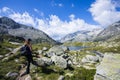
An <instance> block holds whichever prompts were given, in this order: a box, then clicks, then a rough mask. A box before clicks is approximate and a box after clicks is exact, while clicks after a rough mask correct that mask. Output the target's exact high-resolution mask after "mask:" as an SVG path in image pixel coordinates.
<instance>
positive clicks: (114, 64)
mask: <svg viewBox="0 0 120 80" xmlns="http://www.w3.org/2000/svg"><path fill="white" fill-rule="evenodd" d="M94 80H120V54H113V53H105V55H104V58H103V59H102V61H101V63H100V65H98V66H97V68H96V74H95V76H94Z"/></svg>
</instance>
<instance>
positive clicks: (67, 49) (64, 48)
mask: <svg viewBox="0 0 120 80" xmlns="http://www.w3.org/2000/svg"><path fill="white" fill-rule="evenodd" d="M62 49H63V51H64V52H66V51H70V50H69V48H68V47H66V46H63V47H62Z"/></svg>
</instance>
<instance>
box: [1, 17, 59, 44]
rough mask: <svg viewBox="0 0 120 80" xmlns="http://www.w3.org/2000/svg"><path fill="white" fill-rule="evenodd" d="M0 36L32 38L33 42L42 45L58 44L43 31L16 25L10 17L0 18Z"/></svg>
mask: <svg viewBox="0 0 120 80" xmlns="http://www.w3.org/2000/svg"><path fill="white" fill-rule="evenodd" d="M0 34H9V35H12V36H18V37H23V38H25V39H27V38H31V39H32V40H33V42H37V43H39V42H40V43H41V42H48V43H52V44H56V43H57V42H56V41H55V40H53V39H52V38H51V37H49V36H48V35H47V34H46V33H44V32H43V31H41V30H38V29H35V28H33V27H31V26H26V25H23V24H19V23H16V22H15V21H14V20H12V19H10V18H8V17H1V18H0Z"/></svg>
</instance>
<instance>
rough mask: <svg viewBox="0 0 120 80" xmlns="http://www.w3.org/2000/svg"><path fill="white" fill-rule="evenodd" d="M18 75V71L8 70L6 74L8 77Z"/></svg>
mask: <svg viewBox="0 0 120 80" xmlns="http://www.w3.org/2000/svg"><path fill="white" fill-rule="evenodd" d="M16 76H18V73H16V72H8V73H7V74H6V77H16Z"/></svg>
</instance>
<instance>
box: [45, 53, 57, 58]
mask: <svg viewBox="0 0 120 80" xmlns="http://www.w3.org/2000/svg"><path fill="white" fill-rule="evenodd" d="M45 55H47V57H52V56H54V55H55V53H54V52H47V53H46V54H45Z"/></svg>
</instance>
